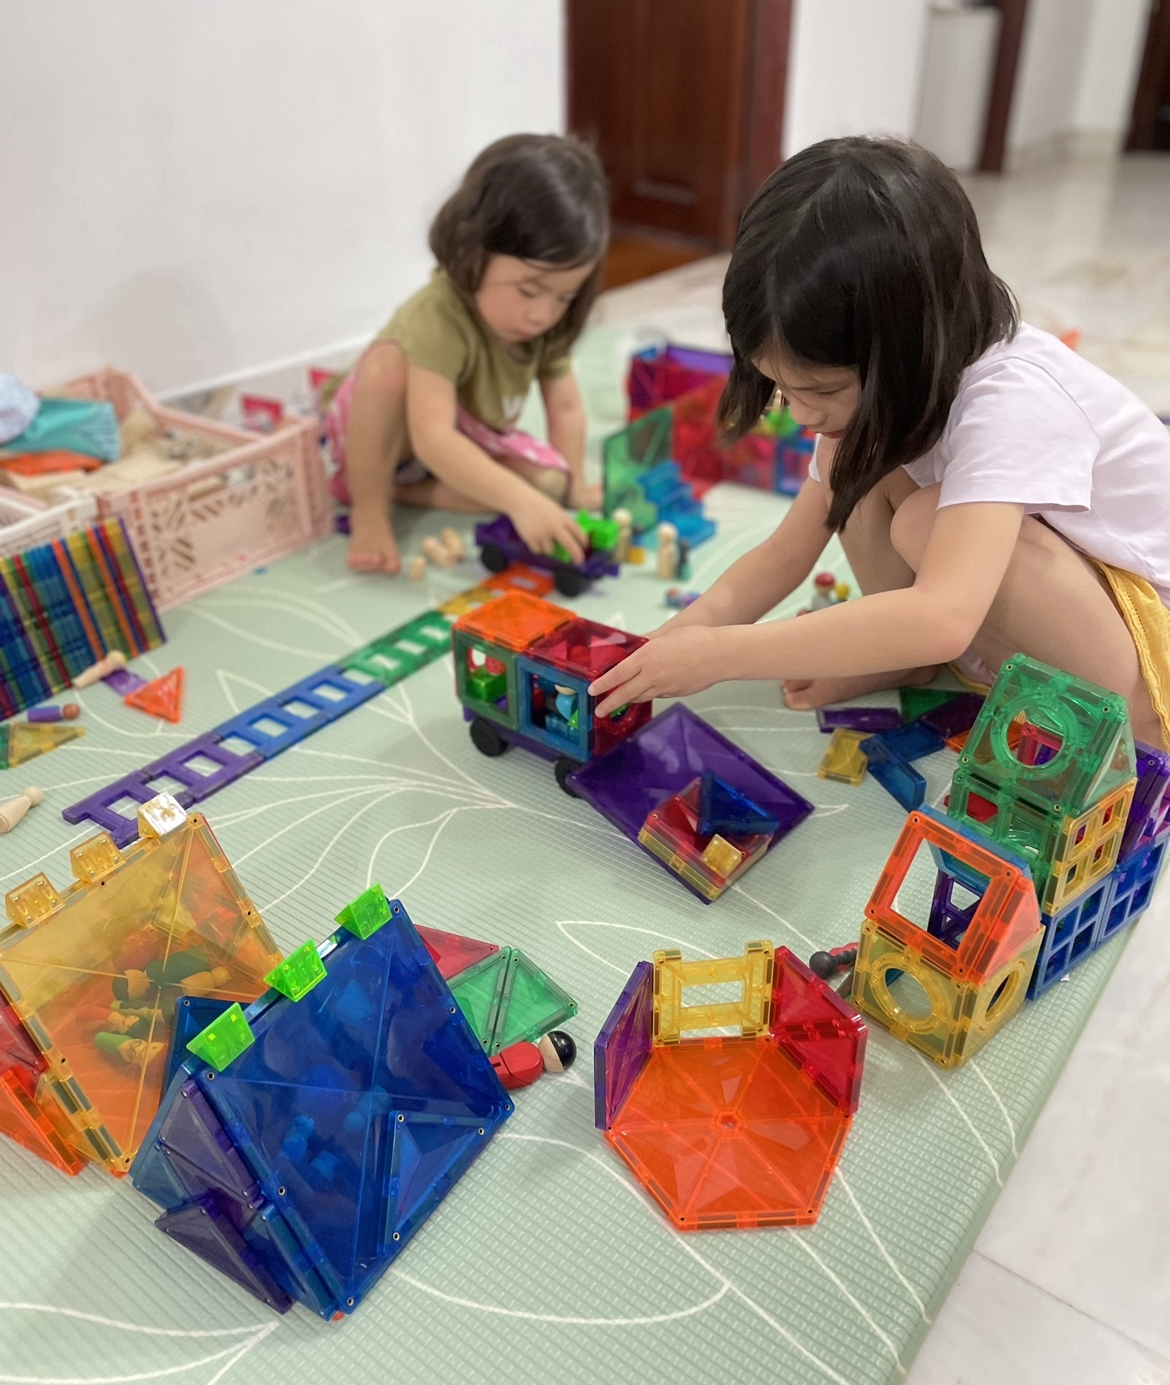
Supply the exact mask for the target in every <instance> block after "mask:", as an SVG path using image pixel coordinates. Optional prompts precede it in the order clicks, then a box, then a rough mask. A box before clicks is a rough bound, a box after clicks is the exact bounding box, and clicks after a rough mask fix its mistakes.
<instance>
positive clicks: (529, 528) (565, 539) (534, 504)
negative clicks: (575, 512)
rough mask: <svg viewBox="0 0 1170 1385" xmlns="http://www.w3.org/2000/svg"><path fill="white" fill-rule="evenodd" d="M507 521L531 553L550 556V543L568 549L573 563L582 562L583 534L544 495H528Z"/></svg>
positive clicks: (575, 524) (563, 512)
mask: <svg viewBox="0 0 1170 1385" xmlns="http://www.w3.org/2000/svg"><path fill="white" fill-rule="evenodd" d="M508 518H509V519H511V521H512V523H513V524H514V525H515V526H516V532H517V533H518V534H519V535H520V537H521V538H522V539H523V540H524V542H525V543H526V544H527V545H528V547H529V548H531V549H532V551H533V553H546V554H548V553H552V551H553V544H554V543H559V544H560V545H561V547H562V548H566V549H568V551H569V554H570V555H571V557H572V559H573V562H575V563H583V562H584V561H585V535H584V534H582V532H581V530H580V529H579V528H578V527H577V522H576V520H574V519H573V517H572V515H569V514H567V513H566V512H565V511H564V510H562V509H561V507H560V506H559V505H558V504H557V502H556V501H555V500H550V499H549V497H548V496H547V495H542V494H541V493H540V492H539V491H537V490H534V491H533V492H532V494H531V495H526V496H525V497H524V500H523V502H522V503H521V504H519V505H517V506H516V508H515V509H513V510H512V512H511V513H510V515H509V516H508Z"/></svg>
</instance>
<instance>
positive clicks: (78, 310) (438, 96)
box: [0, 0, 564, 391]
mask: <svg viewBox="0 0 1170 1385" xmlns="http://www.w3.org/2000/svg"><path fill="white" fill-rule="evenodd" d="M0 34H2V35H3V38H2V40H0V370H9V371H12V372H14V373H15V374H17V375H18V376H20V377H21V378H23V379H25V380H26V381H27V382H28V383H30V384H32V385H34V386H35V385H45V384H49V383H51V382H54V381H57V380H60V379H63V378H65V377H67V376H68V375H70V374H73V373H76V372H79V371H82V370H86V369H89V368H91V367H93V366H96V365H99V364H102V363H103V362H106V361H109V362H113V363H116V364H118V365H121V366H125V367H129V368H131V369H134V370H136V371H138V372H139V373H140V374H141V375H142V376H143V378H144V379H145V380H146V382H147V383H148V384H149V385H151V386H152V387H154V388H155V389H157V390H160V391H161V390H170V391H174V390H176V389H178V388H182V387H187V386H191V385H195V384H200V383H203V382H205V381H208V380H211V379H217V378H220V377H225V376H231V375H233V374H239V373H244V372H247V371H249V370H253V369H260V368H262V367H264V366H267V365H271V364H273V363H276V362H280V361H282V360H287V359H289V358H295V357H298V356H304V357H311V356H312V355H313V354H314V353H317V352H320V351H322V350H324V349H325V348H327V347H329V346H331V345H339V344H347V343H356V342H357V341H359V340H360V339H361V338H363V337H365V336H366V335H368V334H369V333H371V332H372V331H374V330H375V329H376V328H377V327H379V326H380V325H381V323H382V322H383V321H384V320H385V319H386V318H387V317H388V316H389V314H390V312H391V311H392V310H393V309H394V307H395V306H396V305H397V303H398V302H399V301H400V300H401V299H402V298H404V297H406V296H407V295H408V294H409V293H411V292H412V291H413V290H414V289H415V288H416V287H418V286H420V285H421V283H422V282H423V280H424V277H425V274H426V271H427V268H428V265H429V263H430V257H429V255H428V252H427V249H426V227H427V224H428V222H429V219H430V217H431V215H432V214H433V212H434V211H435V209H436V208H437V207H438V205H439V203H440V202H441V201H442V199H443V197H444V196H445V195H446V193H447V192H448V190H449V189H450V188H451V187H452V186H453V185H454V183H455V182H456V181H457V180H458V178H459V176H460V175H461V173H462V171H463V169H464V167H465V165H466V164H467V162H468V161H469V160H470V158H471V157H472V156H473V155H474V154H475V153H476V151H477V150H478V149H479V148H481V147H482V146H483V145H485V144H486V143H488V142H489V141H490V140H492V139H494V138H496V137H497V136H499V135H502V134H505V133H508V132H510V131H515V130H522V129H534V130H540V131H549V130H559V129H561V128H562V122H563V75H562V74H563V70H564V62H563V57H562V33H561V5H560V4H559V3H557V0H506V3H500V2H499V0H496V2H495V3H492V4H490V5H488V4H485V3H484V0H425V3H424V0H344V3H342V2H341V0H332V3H329V4H326V3H323V0H198V3H194V4H193V3H190V0H103V3H101V4H94V3H92V0H54V3H52V4H40V3H29V0H0Z"/></svg>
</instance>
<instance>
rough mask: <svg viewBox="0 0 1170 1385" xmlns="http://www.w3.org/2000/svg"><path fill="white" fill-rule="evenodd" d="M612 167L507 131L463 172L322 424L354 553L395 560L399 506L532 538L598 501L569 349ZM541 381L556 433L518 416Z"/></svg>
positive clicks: (354, 557)
mask: <svg viewBox="0 0 1170 1385" xmlns="http://www.w3.org/2000/svg"><path fill="white" fill-rule="evenodd" d="M608 238H609V220H608V211H607V202H606V189H605V175H604V174H603V172H602V169H601V164H600V163H599V161H598V159H597V156H596V155H595V154H594V153H593V152H592V150H590V149H589V148H588V147H587V146H586V145H584V144H582V143H581V142H580V141H579V140H575V139H572V138H561V137H559V136H556V135H510V136H508V137H507V138H505V139H501V140H497V141H496V143H495V144H492V145H489V146H488V148H487V149H485V150H484V151H483V153H481V154H480V155H479V157H478V158H477V159H476V160H475V162H474V163H473V164H472V165H471V167H470V168H469V169H468V170H467V173H466V175H465V176H464V179H463V182H462V184H461V185H460V187H459V188H458V190H457V191H456V192H455V193H454V195H453V196H452V197H451V198H450V199H449V200H448V201H447V202H446V204H445V205H444V206H443V207H442V208H441V209H440V211H439V214H438V216H437V217H436V218H435V220H434V223H433V224H432V226H431V234H430V246H431V250H432V252H433V253H434V256H435V259H436V260H437V261H438V267H437V268H436V269H435V271H434V272H433V274H432V275H431V280H430V283H429V284H427V286H426V287H425V288H423V289H420V290H419V292H418V293H416V294H415V295H414V297H413V298H410V299H408V300H407V301H406V302H405V303H404V304H403V305H402V306H401V307H400V308H399V309H398V311H397V312H396V313H395V314H394V316H393V317H392V318H391V319H390V322H389V323H388V325H387V326H386V327H385V328H384V329H383V330H382V331H381V332H379V333H378V335H377V337H376V338H375V339H374V342H373V344H372V345H371V346H370V347H369V348H368V349H367V351H366V352H365V354H364V355H363V356H362V358H361V360H360V361H359V362H358V364H357V365H356V366H355V367H354V369H353V370H352V371H351V372H350V374H349V375H348V376H346V377H345V379H344V380H343V381H342V382H341V383H340V385H339V386H338V388H337V390H336V393H335V394H334V395H333V396H332V399H331V400H330V401H329V404H328V412H327V414H326V431H327V433H328V436H329V440H330V447H331V451H332V453H333V457H334V460H335V462H336V463H337V465H338V471H337V474H336V476H335V477H334V483H333V485H334V494H335V495H336V496H337V497H338V499H340V500H341V501H342V502H343V503H348V504H350V505H351V506H352V508H351V511H350V545H349V565H350V567H351V568H354V569H355V570H357V571H359V572H388V573H395V572H397V571H398V570H399V567H400V562H399V557H398V546H397V544H396V542H395V539H394V530H393V526H392V522H391V506H392V504H393V502H395V501H399V502H403V503H405V504H409V505H427V506H436V507H441V508H443V509H451V510H499V511H502V512H503V513H505V514H507V515H508V516H509V517H510V519H511V520H512V522H513V524H515V526H516V529H517V531H518V532H519V534H520V536H521V537H522V538H523V539H524V541H525V542H526V543H527V544H528V546H529V548H531V549H533V550H534V551H537V552H541V553H549V552H551V551H552V548H553V544H554V543H556V542H558V541H559V542H560V543H561V544H563V545H564V547H565V548H567V549H568V550H569V552H570V553H572V554H573V555H574V557H575V558H577V559H578V561H579V560H580V559H581V558H582V557H583V556H584V551H583V538H582V535H581V531H580V530H579V529H578V527H577V525H576V524H575V523H574V521H573V520H572V518H571V517H570V516H569V515H568V514H567V513H566V512H565V511H564V510H563V509H562V502H563V503H565V504H568V505H569V506H571V507H572V508H574V509H576V508H580V507H584V508H586V509H595V508H597V506H598V505H599V504H600V493H599V491H598V490H597V488H592V489H591V488H590V487H588V486H587V485H586V484H585V475H584V464H585V410H584V407H583V405H582V403H581V396H580V393H579V391H578V389H577V385H576V382H575V381H574V379H573V375H572V366H571V363H570V360H569V349H570V347H571V346H572V344H573V342H574V341H575V340H576V338H577V336H578V334H579V333H580V331H581V329H582V327H583V326H584V325H585V319H586V318H587V317H588V315H589V309H590V307H591V305H592V303H593V299H594V298H595V297H596V295H597V290H598V287H599V285H600V280H601V268H602V260H603V258H604V255H605V249H606V244H607V241H608ZM533 380H536V381H537V382H538V383H539V385H540V391H541V395H542V398H543V401H544V407H545V413H546V415H547V418H548V436H549V441H548V443H542V442H538V441H537V440H536V439H535V438H532V437H529V436H528V435H527V434H525V433H521V432H519V431H518V430H517V429H516V427H515V424H516V421H517V419H518V418H519V416H520V413H521V410H522V409H523V407H524V401H525V400H526V398H527V397H528V392H529V389H530V388H531V385H532V382H533Z"/></svg>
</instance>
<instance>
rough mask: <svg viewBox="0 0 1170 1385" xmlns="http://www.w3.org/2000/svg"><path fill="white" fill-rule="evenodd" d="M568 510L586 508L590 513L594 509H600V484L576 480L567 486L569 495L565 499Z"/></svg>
mask: <svg viewBox="0 0 1170 1385" xmlns="http://www.w3.org/2000/svg"><path fill="white" fill-rule="evenodd" d="M566 504H567V505H568V507H569V509H570V510H588V511H589V513H590V514H592V513H593V512H594V511H595V510H600V509H601V504H602V491H601V487H600V486H590V485H588V484H587V483H586V482H584V481H582V482H580V484H578V483H577V482H576V481H574V482H573V484H572V485H571V486H570V487H569V496H568V500H567V501H566Z"/></svg>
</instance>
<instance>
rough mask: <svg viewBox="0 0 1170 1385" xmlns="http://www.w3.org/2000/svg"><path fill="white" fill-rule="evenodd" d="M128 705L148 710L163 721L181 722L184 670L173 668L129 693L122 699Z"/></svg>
mask: <svg viewBox="0 0 1170 1385" xmlns="http://www.w3.org/2000/svg"><path fill="white" fill-rule="evenodd" d="M122 701H123V702H124V703H125V704H126V706H127V707H133V708H135V709H136V710H137V711H139V712H148V713H149V714H150V715H151V716H152V717H159V718H160V719H161V720H162V721H172V722H176V723H177V722H179V721H181V720H182V717H183V670H182V669H181V668H173V669H171V671H170V673H164V674H163V676H162V677H161V678H156V679H155V680H154V682H153V683H147V684H146V686H145V687H143V688H137V689H136V690H135V691H134V692H132V693H127V694H126V696H125V697H124V698H123V699H122Z"/></svg>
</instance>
